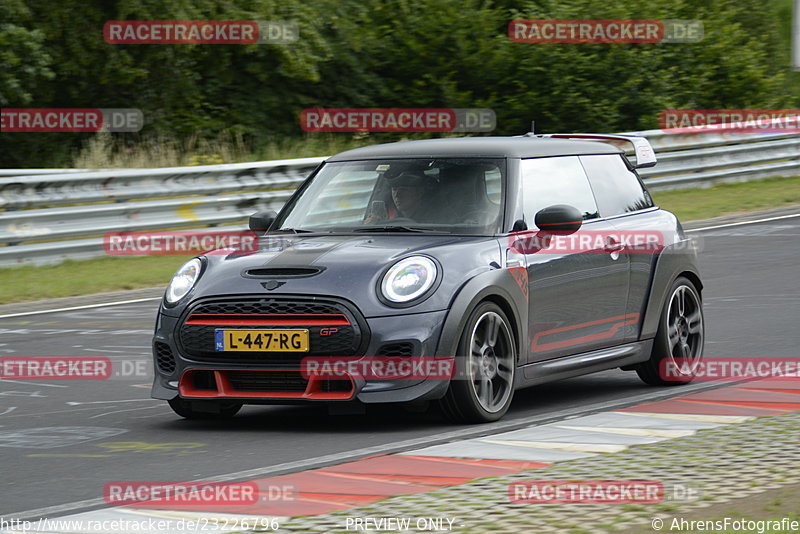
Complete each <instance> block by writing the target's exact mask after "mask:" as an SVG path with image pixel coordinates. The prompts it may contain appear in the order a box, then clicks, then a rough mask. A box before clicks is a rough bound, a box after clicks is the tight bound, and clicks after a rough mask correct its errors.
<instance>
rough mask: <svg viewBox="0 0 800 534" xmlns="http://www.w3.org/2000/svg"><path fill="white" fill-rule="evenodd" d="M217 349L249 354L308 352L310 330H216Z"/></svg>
mask: <svg viewBox="0 0 800 534" xmlns="http://www.w3.org/2000/svg"><path fill="white" fill-rule="evenodd" d="M215 334H216V335H215V348H216V350H220V351H221V350H224V351H247V352H308V330H227V329H226V330H216V331H215Z"/></svg>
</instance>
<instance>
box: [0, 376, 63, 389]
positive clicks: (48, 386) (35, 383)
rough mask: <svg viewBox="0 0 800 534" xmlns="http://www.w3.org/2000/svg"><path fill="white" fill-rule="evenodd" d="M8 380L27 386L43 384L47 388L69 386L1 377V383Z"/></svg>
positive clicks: (10, 382)
mask: <svg viewBox="0 0 800 534" xmlns="http://www.w3.org/2000/svg"><path fill="white" fill-rule="evenodd" d="M6 382H8V383H9V384H22V385H25V386H43V387H46V388H68V387H69V386H65V385H63V384H43V383H41V382H29V381H28V380H9V379H7V378H0V384H4V383H6Z"/></svg>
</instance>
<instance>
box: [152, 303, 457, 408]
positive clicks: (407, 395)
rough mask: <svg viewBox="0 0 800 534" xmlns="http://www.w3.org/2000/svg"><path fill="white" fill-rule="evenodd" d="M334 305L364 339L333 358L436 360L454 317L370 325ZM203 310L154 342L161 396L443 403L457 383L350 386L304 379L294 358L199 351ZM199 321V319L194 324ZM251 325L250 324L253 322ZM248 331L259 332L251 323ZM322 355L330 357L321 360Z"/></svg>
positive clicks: (169, 326) (359, 381)
mask: <svg viewBox="0 0 800 534" xmlns="http://www.w3.org/2000/svg"><path fill="white" fill-rule="evenodd" d="M280 298H290V297H278V299H280ZM332 302H333V303H335V304H337V305H341V311H343V315H346V316H347V319H348V320H349V321H350V323H351V324H352V326H353V327H354V328H355V330H356V331H357V333H358V335H357V336H356V339H355V342H354V343H353V344H352V345H350V346H348V344H347V343H338V344H331V343H328V344H327V345H320V346H324V347H325V350H326V351H327V350H329V349H335V352H337V354H334V355H325V357H328V356H330V357H331V358H336V357H337V356H340V357H342V358H344V357H347V358H348V359H352V358H353V357H355V358H360V359H363V358H367V357H372V356H375V357H380V356H393V357H395V358H404V359H405V358H408V359H410V360H413V359H415V358H420V357H433V356H434V355H435V354H436V348H437V345H438V342H439V339H440V337H441V333H442V332H441V329H442V325H443V323H444V319H445V316H446V314H447V311H438V312H430V313H419V314H413V313H411V314H406V315H400V316H391V317H375V318H369V319H365V318H363V317H361V315H360V314H359V312H358V310H357V309H355V307H354V306H352V304H350V303H346V302H344V301H341V300H333V299H332ZM196 306H197V305H196V304H192V306H190V307H189V308H188V310H187V311H186V312H184V313H183V314H182V316H181V317H173V316H170V315H166V314H164V313H159V316H158V319H157V322H156V329H155V335H154V337H153V357H154V369H155V373H154V376H155V378H154V381H153V388H152V393H151V395H152V397H153V398H156V399H162V400H171V399H173V398H175V397H177V396H180V397H182V398H187V399H226V400H238V401H241V402H243V403H246V404H294V403H306V402H315V401H324V402H337V401H339V402H341V401H352V400H358V401H360V402H363V403H389V402H407V401H412V400H420V399H425V400H427V399H435V398H440V397H441V396H443V395H444V393H445V392H446V391H447V387H448V383H449V382H448V381H447V380H441V379H439V378H438V377H434V378H430V379H428V378H418V377H417V378H414V379H404V380H400V379H392V380H372V379H370V380H365V379H363V378H361V377H357V376H356V377H347V379H344V380H343V379H337V380H322V379H314V378H313V377H304V376H303V374H302V373H301V372H300V370H299V369H300V365H299V360H297V359H296V358H295V359H294V360H293V359H292V358H291V357H287V355H282V354H277V353H260V354H258V355H252V354H249V353H229V352H215V351H212V350H211V349H212V348H213V346H209V347H210V348H209V350H208V351H204V352H203V351H198V349H197V347H198V345H197V343H198V342H197V340H196V339H195V338H194V337H192V336H187V333H186V330H185V328H186V323H187V319H188V318H189V317H190V316H191V317H195V318H196V317H199V315H197V314H195V315H191V310H192V309H197V307H196ZM204 317H209V320H208V323H209V324H208V325H206V326H207V327H208V328H210V329H212V330H213V329H214V328H215V327H214V324H213V323H214V320H215V318H214V316H208V315H204ZM239 317H244V316H241V315H240V316H239ZM262 317H263V316H262ZM192 322H194V323H196V322H197V321H196V319H193V320H192ZM323 322H324V321H323ZM323 322H320V323H319V328H325V325H324V324H323ZM244 323H247V320H246V318H245V320H244ZM192 327H194V325H192ZM220 327H222V326H220ZM242 327H243V328H258V327H256V326H248V325H247V324H243V325H242ZM286 328H291V326H286ZM182 329H183V330H182ZM195 331H196V330H195ZM193 332H194V331H193ZM310 332H311V345H312V348H313V347H314V345H315V344H318V343H320V342H321V338H319V337H316V335H317V334H318V330H315V327H310ZM200 334H202V335H206V338H205V339H206V341H205V343H206V344H208V343H210V342H209V341H208V339H209V338H208V337H207V334H204V333H203V332H202V331H200ZM187 340H189V341H188V342H187ZM315 340H316V341H315ZM191 343H194V344H193V345H192V344H191ZM187 346H188V347H189V348H188V349H187ZM241 354H245V356H244V357H242V356H241ZM288 356H291V355H288ZM317 356H320V357H322V356H321V355H319V354H318V355H317Z"/></svg>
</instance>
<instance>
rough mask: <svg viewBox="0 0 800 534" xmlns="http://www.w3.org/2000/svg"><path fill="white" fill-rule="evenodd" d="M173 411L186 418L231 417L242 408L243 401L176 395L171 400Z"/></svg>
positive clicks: (170, 405)
mask: <svg viewBox="0 0 800 534" xmlns="http://www.w3.org/2000/svg"><path fill="white" fill-rule="evenodd" d="M169 407H170V408H172V411H173V412H175V413H176V414H178V415H180V416H181V417H183V418H186V419H197V420H203V419H205V420H211V419H230V418H231V417H233V416H234V415H236V414H237V413H238V412H239V410H241V409H242V403H241V402H233V401H214V400H200V401H190V400H186V399H182V398H180V397H175V398H174V399H172V400H171V401H169Z"/></svg>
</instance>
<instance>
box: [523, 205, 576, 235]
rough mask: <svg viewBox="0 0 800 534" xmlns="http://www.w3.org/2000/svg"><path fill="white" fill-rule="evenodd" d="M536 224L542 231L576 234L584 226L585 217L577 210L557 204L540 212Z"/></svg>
mask: <svg viewBox="0 0 800 534" xmlns="http://www.w3.org/2000/svg"><path fill="white" fill-rule="evenodd" d="M534 222H535V223H536V226H538V227H539V229H540V230H546V231H566V232H576V231H577V230H578V229H579V228H580V227H581V225H582V224H583V216H582V215H581V212H580V211H578V209H577V208H574V207H572V206H567V205H566V204H556V205H554V206H548V207H546V208H544V209H543V210H540V211H539V212H538V213H537V214H536V217H534Z"/></svg>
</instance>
